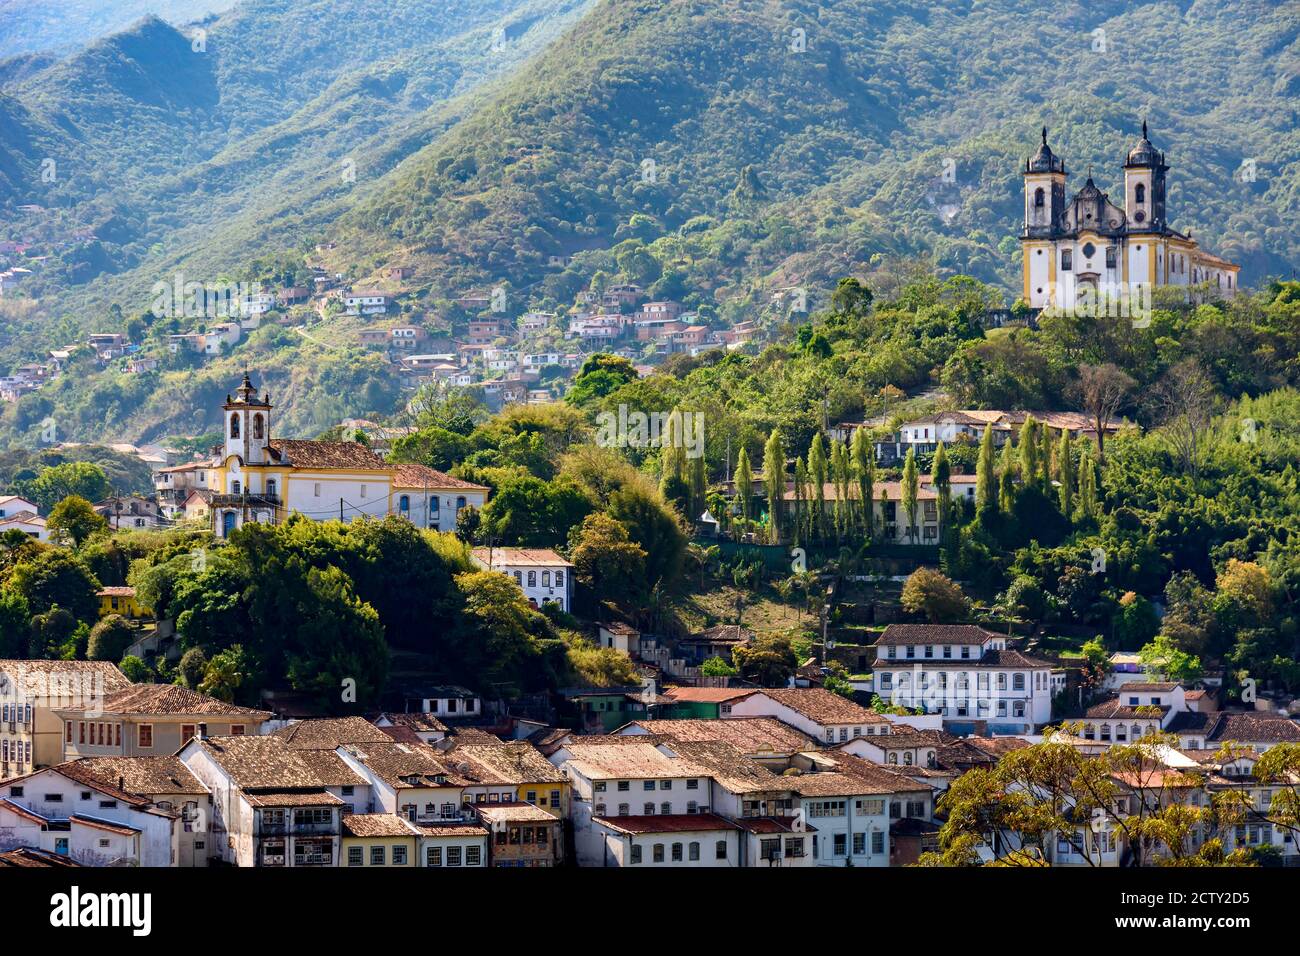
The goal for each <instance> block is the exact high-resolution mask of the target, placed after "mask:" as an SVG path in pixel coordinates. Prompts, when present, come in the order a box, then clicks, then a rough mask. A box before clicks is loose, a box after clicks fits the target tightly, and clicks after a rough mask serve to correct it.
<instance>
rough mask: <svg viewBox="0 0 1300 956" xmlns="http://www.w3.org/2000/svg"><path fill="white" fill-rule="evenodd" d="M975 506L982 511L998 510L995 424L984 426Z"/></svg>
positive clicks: (976, 474)
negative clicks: (994, 462) (994, 455)
mask: <svg viewBox="0 0 1300 956" xmlns="http://www.w3.org/2000/svg"><path fill="white" fill-rule="evenodd" d="M975 507H976V508H977V509H978V510H979V511H981V512H989V511H993V512H995V511H997V510H998V479H997V474H996V473H995V471H994V468H993V426H992V425H985V426H984V435H983V437H982V438H980V450H979V457H978V458H977V459H976V463H975Z"/></svg>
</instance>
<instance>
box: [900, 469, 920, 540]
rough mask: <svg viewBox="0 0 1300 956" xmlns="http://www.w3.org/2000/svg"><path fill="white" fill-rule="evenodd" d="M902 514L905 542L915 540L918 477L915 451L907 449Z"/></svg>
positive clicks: (918, 491)
mask: <svg viewBox="0 0 1300 956" xmlns="http://www.w3.org/2000/svg"><path fill="white" fill-rule="evenodd" d="M901 493H902V496H903V513H904V514H905V515H907V540H908V541H909V542H910V541H913V540H915V538H916V499H917V496H918V495H919V493H920V476H919V475H918V474H917V470H916V449H915V448H909V449H907V458H906V460H904V462H903V480H902V489H901Z"/></svg>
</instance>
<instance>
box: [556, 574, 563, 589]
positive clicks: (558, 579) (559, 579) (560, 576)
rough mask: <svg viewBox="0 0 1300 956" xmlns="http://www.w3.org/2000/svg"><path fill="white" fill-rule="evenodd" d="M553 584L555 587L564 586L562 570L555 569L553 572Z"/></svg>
mask: <svg viewBox="0 0 1300 956" xmlns="http://www.w3.org/2000/svg"><path fill="white" fill-rule="evenodd" d="M555 586H556V587H557V588H562V587H564V572H563V571H556V572H555Z"/></svg>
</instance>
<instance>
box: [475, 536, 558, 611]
mask: <svg viewBox="0 0 1300 956" xmlns="http://www.w3.org/2000/svg"><path fill="white" fill-rule="evenodd" d="M473 556H474V562H475V563H476V564H478V566H479V567H482V568H487V569H489V570H492V571H500V572H501V573H502V574H504V575H506V576H507V577H509V578H511V579H513V580H514V582H515V583H516V584H518V585H519V587H520V589H521V590H522V591H523V592H524V597H526V598H528V601H529V603H530V604H532V605H533V606H534V607H538V608H540V607H541V606H542V605H544V604H546V603H547V602H550V603H553V604H557V605H559V608H560V610H561V611H568V610H569V607H570V603H571V600H572V594H573V565H572V564H570V563H569V562H568V561H566V560H565V559H564V558H562V557H560V556H559V555H558V554H556V553H555V552H554V551H552V550H551V549H550V548H475V549H474V552H473Z"/></svg>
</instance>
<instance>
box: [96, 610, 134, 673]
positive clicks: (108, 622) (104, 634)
mask: <svg viewBox="0 0 1300 956" xmlns="http://www.w3.org/2000/svg"><path fill="white" fill-rule="evenodd" d="M134 642H135V631H134V630H133V629H132V628H131V625H130V624H128V623H127V622H126V619H125V618H124V617H122V616H121V615H120V614H110V615H108V616H107V617H105V618H103V619H102V620H101V621H100V622H99V623H98V624H96V625H95V626H94V627H92V628H91V629H90V640H89V642H88V643H87V646H86V657H87V658H88V659H90V660H92V661H111V662H113V663H117V662H118V661H120V660H121V659H122V655H123V654H125V653H126V649H127V648H128V647H130V646H131V645H132V644H133V643H134Z"/></svg>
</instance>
